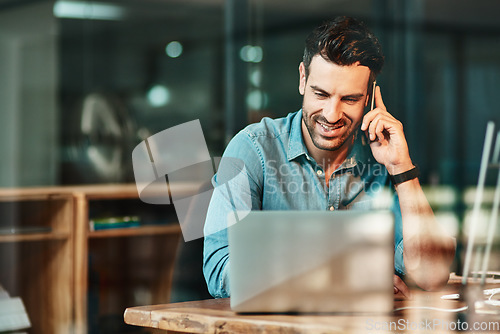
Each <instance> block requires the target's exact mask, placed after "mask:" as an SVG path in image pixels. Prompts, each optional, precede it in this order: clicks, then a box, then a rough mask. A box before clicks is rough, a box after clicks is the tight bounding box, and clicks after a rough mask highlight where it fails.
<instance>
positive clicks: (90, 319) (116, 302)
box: [0, 183, 197, 334]
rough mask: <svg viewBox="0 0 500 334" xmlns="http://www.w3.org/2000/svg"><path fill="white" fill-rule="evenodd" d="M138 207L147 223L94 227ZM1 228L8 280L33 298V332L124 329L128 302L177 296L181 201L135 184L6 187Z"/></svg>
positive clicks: (1, 195)
mask: <svg viewBox="0 0 500 334" xmlns="http://www.w3.org/2000/svg"><path fill="white" fill-rule="evenodd" d="M174 188H175V191H176V193H177V194H179V193H182V194H185V196H189V195H190V194H193V193H195V192H196V191H197V185H196V184H194V183H193V184H189V183H186V184H173V185H170V189H171V191H172V190H173V189H174ZM132 214H133V215H138V216H140V217H141V226H140V227H131V228H121V229H119V228H117V229H106V230H98V231H91V230H90V228H89V220H90V219H92V218H95V217H101V216H102V215H104V216H110V215H117V216H123V215H132ZM10 228H15V231H14V232H15V233H8V231H9V229H10ZM0 230H2V231H3V233H2V234H0V284H2V285H3V286H4V287H5V289H6V290H7V291H9V292H10V294H11V295H12V296H19V297H21V298H22V300H23V302H24V303H25V306H26V310H27V312H28V316H29V317H30V320H31V323H32V328H31V329H29V330H28V332H29V333H34V334H36V333H88V332H93V331H97V332H106V333H112V332H113V331H115V332H120V330H121V329H116V328H115V327H116V323H120V324H123V318H122V316H123V311H124V309H125V308H126V307H130V306H133V305H139V304H141V303H144V304H151V303H166V302H168V301H169V297H170V288H171V284H172V276H173V275H172V274H173V268H174V263H175V259H176V253H177V248H178V244H179V241H180V239H181V229H180V226H179V224H178V223H177V217H176V215H175V211H174V207H173V205H161V206H160V205H150V204H146V203H142V202H141V201H140V200H139V198H138V194H137V190H136V187H135V185H134V184H121V185H118V184H117V185H86V186H74V187H71V186H64V187H44V188H19V189H0ZM118 316H119V317H120V319H118ZM112 317H114V319H111V318H112ZM103 319H104V320H103ZM110 319H111V320H110ZM113 321H114V325H112V326H111V327H110V328H112V329H109V328H107V327H106V326H107V325H109V323H110V322H113ZM113 326H114V327H113ZM129 330H130V329H129Z"/></svg>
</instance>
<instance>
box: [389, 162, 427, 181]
mask: <svg viewBox="0 0 500 334" xmlns="http://www.w3.org/2000/svg"><path fill="white" fill-rule="evenodd" d="M419 176H420V172H419V170H418V168H417V166H415V167H413V168H412V169H410V170H409V171H406V172H404V173H400V174H396V175H389V177H390V178H391V182H392V184H393V185H397V184H400V183H403V182H406V181H409V180H413V179H414V178H417V177H419Z"/></svg>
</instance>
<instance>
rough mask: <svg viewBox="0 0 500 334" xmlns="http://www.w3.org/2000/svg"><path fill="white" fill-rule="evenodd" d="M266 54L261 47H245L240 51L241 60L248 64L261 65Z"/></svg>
mask: <svg viewBox="0 0 500 334" xmlns="http://www.w3.org/2000/svg"><path fill="white" fill-rule="evenodd" d="M263 55H264V53H263V52H262V48H261V47H260V46H253V45H245V46H244V47H242V48H241V50H240V58H241V60H243V61H244V62H247V63H260V62H261V61H262V58H263Z"/></svg>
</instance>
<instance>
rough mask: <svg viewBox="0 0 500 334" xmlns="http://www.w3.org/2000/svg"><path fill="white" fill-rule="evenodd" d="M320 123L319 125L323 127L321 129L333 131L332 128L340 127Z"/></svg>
mask: <svg viewBox="0 0 500 334" xmlns="http://www.w3.org/2000/svg"><path fill="white" fill-rule="evenodd" d="M320 125H321V126H322V127H323V129H325V130H326V131H333V130H335V129H337V128H340V127H335V126H326V125H324V124H321V123H320Z"/></svg>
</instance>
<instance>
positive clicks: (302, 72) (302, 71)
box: [299, 62, 306, 95]
mask: <svg viewBox="0 0 500 334" xmlns="http://www.w3.org/2000/svg"><path fill="white" fill-rule="evenodd" d="M305 91H306V67H305V66H304V62H300V65H299V93H300V95H304V92H305Z"/></svg>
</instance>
